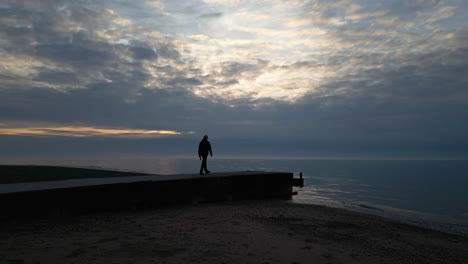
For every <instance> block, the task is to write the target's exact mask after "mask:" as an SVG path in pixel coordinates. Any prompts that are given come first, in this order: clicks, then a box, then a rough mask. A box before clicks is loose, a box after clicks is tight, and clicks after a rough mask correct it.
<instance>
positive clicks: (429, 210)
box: [0, 157, 468, 233]
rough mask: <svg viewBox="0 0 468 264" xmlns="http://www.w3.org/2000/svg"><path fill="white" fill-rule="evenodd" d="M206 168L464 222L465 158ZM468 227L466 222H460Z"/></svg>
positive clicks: (238, 162)
mask: <svg viewBox="0 0 468 264" xmlns="http://www.w3.org/2000/svg"><path fill="white" fill-rule="evenodd" d="M0 163H2V164H37V165H59V166H74V167H94V168H103V169H117V170H124V171H138V172H146V173H150V174H195V173H198V171H199V168H200V161H199V160H198V157H194V158H160V157H138V158H114V157H112V158H108V157H106V158H70V159H63V158H62V159H56V158H54V159H44V158H42V159H22V160H13V159H10V160H7V159H2V160H1V161H0ZM208 168H209V169H210V170H211V171H212V172H227V171H247V170H259V171H287V172H295V173H296V177H297V174H298V173H299V172H303V175H304V184H305V186H304V187H303V188H297V191H298V195H297V196H295V197H294V198H293V200H292V202H300V203H313V204H322V205H328V206H338V207H345V208H350V209H353V210H363V211H369V212H371V213H376V212H377V213H379V214H384V215H385V216H386V217H393V215H397V216H399V217H403V216H404V217H407V218H409V219H411V221H420V219H424V221H426V220H431V221H432V222H434V223H437V222H444V223H447V222H448V223H452V224H454V225H459V226H465V225H467V224H468V207H467V206H466V205H467V204H468V193H467V192H466V190H467V189H468V161H466V160H437V161H424V160H306V159H303V160H293V159H287V160H281V159H219V158H216V157H215V158H212V159H208ZM466 229H468V227H467V228H466ZM467 233H468V232H467Z"/></svg>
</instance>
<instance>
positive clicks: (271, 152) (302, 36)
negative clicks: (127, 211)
mask: <svg viewBox="0 0 468 264" xmlns="http://www.w3.org/2000/svg"><path fill="white" fill-rule="evenodd" d="M466 14H468V1H465V0H385V1H375V0H288V1H279V0H258V1H243V0H187V1H183V0H182V1H163V0H133V1H124V0H99V1H90V0H73V1H72V0H43V1H36V0H15V1H12V0H3V1H2V2H1V3H0V57H1V58H2V59H1V60H0V156H3V157H9V156H14V157H19V158H21V157H25V156H41V155H44V156H45V155H61V156H67V155H127V154H128V155H187V156H190V155H193V156H195V157H196V156H197V147H198V142H199V141H200V140H201V138H202V137H203V135H205V134H207V135H209V138H210V141H211V142H212V144H213V150H214V153H215V155H216V154H219V155H226V156H229V155H241V156H242V155H245V156H248V155H258V156H262V155H263V156H284V157H443V158H451V157H455V158H459V157H468V119H467V117H468V63H467V62H468V16H467V15H466Z"/></svg>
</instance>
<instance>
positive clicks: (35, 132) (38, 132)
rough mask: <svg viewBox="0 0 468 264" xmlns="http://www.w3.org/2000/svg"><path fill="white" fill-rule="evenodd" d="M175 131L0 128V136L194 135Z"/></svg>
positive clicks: (73, 127) (38, 127)
mask: <svg viewBox="0 0 468 264" xmlns="http://www.w3.org/2000/svg"><path fill="white" fill-rule="evenodd" d="M192 133H193V132H180V131H175V130H145V129H116V128H98V127H91V126H36V127H9V128H0V135H16V136H21V135H23V136H64V137H95V136H110V137H146V138H148V137H161V136H176V135H182V134H192Z"/></svg>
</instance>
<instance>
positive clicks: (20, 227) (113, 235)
mask: <svg viewBox="0 0 468 264" xmlns="http://www.w3.org/2000/svg"><path fill="white" fill-rule="evenodd" d="M0 263H35V264H36V263H392V264H393V263H450V264H456V263H468V238H465V237H460V236H455V235H449V234H445V233H441V232H437V231H431V230H426V229H422V228H418V227H414V226H410V225H406V224H402V223H398V222H392V221H389V220H385V219H383V218H381V217H377V216H370V215H365V214H360V213H355V212H349V211H345V210H342V209H333V208H327V207H322V206H314V205H300V204H293V203H291V202H285V201H244V202H230V203H217V204H195V205H185V206H177V207H166V208H159V209H151V210H138V211H123V212H103V213H95V214H88V215H81V216H66V217H63V216H62V217H48V218H41V219H28V220H21V221H14V222H9V223H2V224H1V229H0Z"/></svg>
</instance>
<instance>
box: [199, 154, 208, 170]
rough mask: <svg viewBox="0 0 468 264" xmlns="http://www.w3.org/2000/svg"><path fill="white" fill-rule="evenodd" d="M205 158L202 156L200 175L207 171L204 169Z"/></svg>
mask: <svg viewBox="0 0 468 264" xmlns="http://www.w3.org/2000/svg"><path fill="white" fill-rule="evenodd" d="M206 158H207V156H202V163H201V167H200V174H203V170H205V172H206V171H207V169H206Z"/></svg>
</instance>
